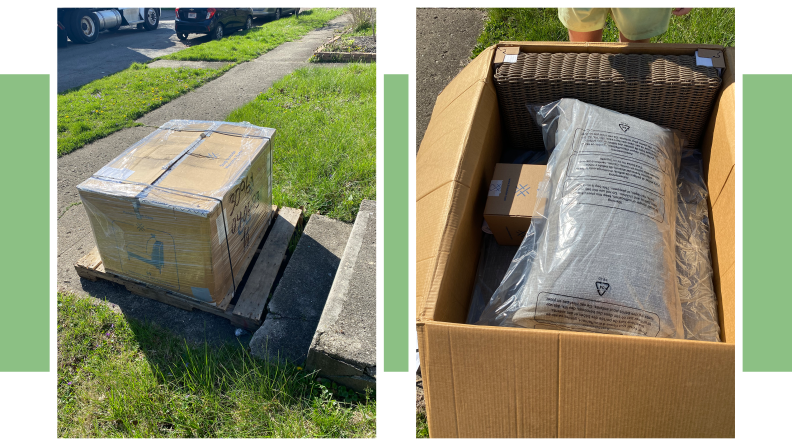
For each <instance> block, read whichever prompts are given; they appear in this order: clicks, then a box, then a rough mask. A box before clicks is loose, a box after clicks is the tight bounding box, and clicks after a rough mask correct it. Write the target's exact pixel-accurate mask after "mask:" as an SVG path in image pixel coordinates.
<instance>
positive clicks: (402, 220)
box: [383, 74, 410, 372]
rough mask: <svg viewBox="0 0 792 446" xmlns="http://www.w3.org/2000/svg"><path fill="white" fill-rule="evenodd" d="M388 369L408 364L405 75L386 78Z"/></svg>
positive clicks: (386, 356)
mask: <svg viewBox="0 0 792 446" xmlns="http://www.w3.org/2000/svg"><path fill="white" fill-rule="evenodd" d="M384 89H385V103H384V107H385V119H384V121H385V129H384V130H385V131H384V140H385V163H384V166H383V168H384V174H385V197H386V198H385V210H384V215H385V220H384V225H383V226H384V229H385V268H384V270H385V290H384V291H385V308H384V310H385V326H384V327H383V331H384V332H385V342H384V344H385V352H384V355H383V356H384V359H385V364H384V365H385V367H384V370H385V371H386V372H406V371H407V369H408V368H409V365H408V360H409V355H408V350H409V346H408V334H407V333H408V332H407V329H408V327H409V323H410V321H409V318H408V312H409V310H408V308H409V306H408V304H409V300H408V299H409V293H408V283H407V281H408V278H409V276H408V268H409V266H408V264H407V247H408V244H409V242H408V234H407V227H408V225H407V224H408V218H409V206H408V205H409V198H408V185H407V181H408V178H409V172H408V167H407V166H408V160H409V156H410V150H409V147H408V145H407V136H408V130H409V129H408V112H407V110H408V108H407V104H408V100H407V99H408V94H409V93H408V89H407V75H406V74H386V75H385V86H384Z"/></svg>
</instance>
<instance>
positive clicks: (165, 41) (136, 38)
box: [58, 11, 272, 93]
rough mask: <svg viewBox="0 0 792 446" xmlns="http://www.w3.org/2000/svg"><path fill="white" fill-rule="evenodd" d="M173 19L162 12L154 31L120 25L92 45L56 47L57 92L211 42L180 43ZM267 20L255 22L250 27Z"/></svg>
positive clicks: (206, 39)
mask: <svg viewBox="0 0 792 446" xmlns="http://www.w3.org/2000/svg"><path fill="white" fill-rule="evenodd" d="M175 17H176V15H175V13H174V12H173V11H162V16H161V17H160V23H159V26H158V27H157V29H155V30H154V31H145V30H138V29H137V27H136V26H122V27H121V28H120V29H119V30H118V31H116V32H114V33H111V32H108V31H102V32H100V33H99V36H98V38H97V39H96V41H95V42H94V43H92V44H89V45H85V44H77V43H72V42H71V41H69V43H68V45H67V46H66V48H58V93H61V92H63V91H65V90H68V89H70V88H74V87H79V86H80V85H85V84H87V83H88V82H91V81H92V80H96V79H99V78H101V77H105V76H107V75H110V74H113V73H116V72H118V71H121V70H124V69H126V68H128V67H129V65H131V64H132V63H134V62H145V61H147V60H150V59H153V58H155V57H160V56H165V55H167V54H170V53H175V52H176V51H180V50H183V49H185V48H188V47H190V46H194V45H200V44H202V43H206V42H209V41H210V40H211V38H210V37H209V36H205V35H199V34H191V35H190V36H189V38H188V39H187V40H186V41H184V42H182V41H180V40H179V39H178V37H176V29H175V21H174V19H175ZM270 20H272V19H270V18H257V19H254V20H253V26H260V25H262V24H263V23H265V22H267V21H270Z"/></svg>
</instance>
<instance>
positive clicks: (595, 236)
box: [477, 99, 684, 338]
mask: <svg viewBox="0 0 792 446" xmlns="http://www.w3.org/2000/svg"><path fill="white" fill-rule="evenodd" d="M537 120H538V121H539V123H540V125H541V127H542V130H543V135H544V139H545V146H546V148H547V149H548V151H552V154H551V156H550V159H549V161H548V166H547V172H546V175H545V179H544V180H543V182H542V183H541V185H540V187H539V190H538V196H537V204H536V211H535V212H534V215H535V217H534V219H533V222H532V225H531V229H530V230H529V231H528V234H526V236H525V239H524V240H523V243H522V244H521V246H520V248H519V249H518V251H517V254H516V256H515V258H514V260H513V261H512V264H511V265H510V267H509V270H508V271H507V273H506V276H505V277H504V279H503V282H502V283H501V285H500V286H499V288H498V289H497V290H496V291H495V293H494V294H493V296H492V298H491V300H490V302H489V304H488V305H487V307H486V308H485V309H484V312H483V314H482V316H481V318H480V319H479V321H478V322H477V323H478V324H483V325H504V326H520V327H528V328H543V329H557V330H575V331H591V332H599V333H612V334H623V335H636V336H651V337H666V338H683V337H684V330H683V322H682V308H681V304H680V299H679V293H678V290H677V277H676V276H677V270H676V260H675V257H676V255H675V236H676V229H675V226H676V224H675V223H676V212H677V197H676V195H677V191H676V178H677V171H678V169H679V163H680V153H681V149H682V146H683V145H684V139H683V137H682V136H681V134H680V133H679V132H676V131H673V130H669V129H665V128H662V127H659V126H657V125H654V124H652V123H649V122H646V121H642V120H639V119H637V118H633V117H631V116H627V115H623V114H620V113H616V112H613V111H610V110H607V109H603V108H600V107H596V106H592V105H589V104H586V103H583V102H581V101H578V100H575V99H562V100H560V101H556V102H553V103H551V104H548V105H546V106H544V107H541V108H539V109H538V112H537Z"/></svg>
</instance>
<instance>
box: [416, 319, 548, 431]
mask: <svg viewBox="0 0 792 446" xmlns="http://www.w3.org/2000/svg"><path fill="white" fill-rule="evenodd" d="M523 334H524V333H522V332H521V331H519V330H512V329H505V328H501V327H479V326H462V325H457V324H443V323H436V322H432V323H427V324H425V325H424V324H419V325H418V340H419V350H420V352H421V367H422V372H423V376H424V392H425V393H426V394H427V396H428V395H431V398H427V400H426V401H427V408H426V409H427V412H429V413H430V414H431V416H430V417H429V431H430V433H431V436H432V437H462V438H464V437H473V436H484V437H525V436H531V437H554V436H556V423H555V416H554V415H555V414H557V413H558V406H557V404H558V370H557V369H554V368H552V366H551V367H550V368H547V364H546V361H543V360H542V358H544V357H553V358H557V357H558V335H557V334H555V333H549V332H545V333H540V332H535V333H534V335H535V336H531V337H530V338H529V337H526V336H523ZM482 345H486V346H487V348H481V346H482ZM447 364H452V368H451V369H448V368H447V367H446V365H447ZM430 405H431V406H430ZM526 405H528V406H530V407H541V408H543V410H542V411H541V412H539V411H533V412H532V411H525V407H526ZM548 415H549V416H551V417H552V418H553V420H552V421H551V422H549V423H548V420H547V419H546V418H545V417H546V416H548Z"/></svg>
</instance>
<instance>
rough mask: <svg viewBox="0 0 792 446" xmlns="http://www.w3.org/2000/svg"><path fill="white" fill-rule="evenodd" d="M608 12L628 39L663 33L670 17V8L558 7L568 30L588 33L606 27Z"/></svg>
mask: <svg viewBox="0 0 792 446" xmlns="http://www.w3.org/2000/svg"><path fill="white" fill-rule="evenodd" d="M608 12H610V14H611V16H612V17H613V21H614V22H616V27H618V28H619V31H621V33H622V34H624V37H626V38H628V39H630V40H643V39H648V38H650V37H654V36H658V35H660V34H663V33H664V32H666V30H667V29H668V22H669V20H671V8H558V18H559V20H561V23H563V24H564V26H565V27H567V29H570V30H572V31H577V32H589V31H596V30H598V29H602V28H604V27H605V20H606V19H607V18H608Z"/></svg>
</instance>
